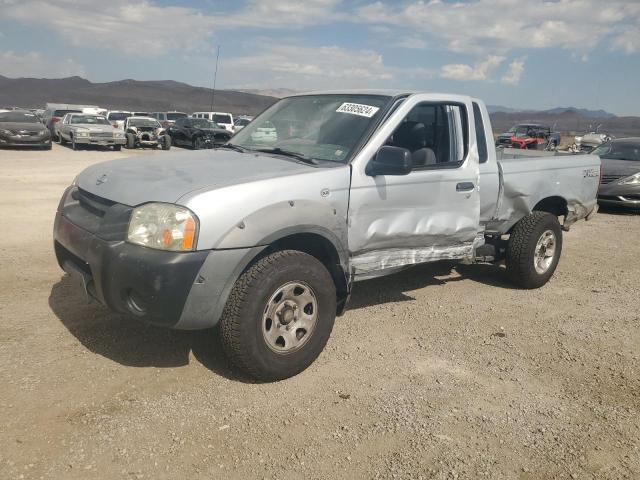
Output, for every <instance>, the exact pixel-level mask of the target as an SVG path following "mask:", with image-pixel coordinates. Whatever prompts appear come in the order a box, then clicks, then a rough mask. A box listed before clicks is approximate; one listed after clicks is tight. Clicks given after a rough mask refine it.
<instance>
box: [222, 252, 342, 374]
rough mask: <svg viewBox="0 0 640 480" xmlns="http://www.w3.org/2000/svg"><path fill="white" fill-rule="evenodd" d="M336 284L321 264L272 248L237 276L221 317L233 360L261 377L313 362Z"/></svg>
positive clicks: (331, 314) (330, 317)
mask: <svg viewBox="0 0 640 480" xmlns="http://www.w3.org/2000/svg"><path fill="white" fill-rule="evenodd" d="M335 316H336V290H335V285H334V283H333V279H332V278H331V275H330V274H329V272H328V271H327V269H326V268H325V267H324V265H323V264H322V263H321V262H320V261H319V260H317V259H316V258H315V257H312V256H311V255H307V254H306V253H303V252H299V251H295V250H284V251H280V252H275V253H272V254H271V255H268V256H266V257H264V258H262V259H261V260H259V261H258V262H256V263H255V264H254V265H253V266H251V267H250V268H249V269H247V270H246V271H245V272H244V273H243V274H242V275H241V276H240V278H238V280H237V281H236V284H235V285H234V287H233V290H232V292H231V294H230V296H229V299H228V301H227V304H226V306H225V309H224V312H223V314H222V318H221V320H220V325H219V326H220V332H221V337H222V344H223V347H224V350H225V353H226V354H227V356H228V357H229V359H230V360H231V362H232V363H233V365H234V366H236V367H237V368H238V369H240V370H242V371H243V372H245V373H247V374H249V375H251V376H252V377H254V378H256V379H258V380H263V381H274V380H282V379H285V378H289V377H292V376H294V375H296V374H298V373H300V372H302V371H303V370H304V369H306V368H307V367H308V366H309V365H311V364H312V363H313V361H314V360H315V359H316V358H317V357H318V355H320V352H322V350H323V349H324V346H325V345H326V343H327V340H328V339H329V336H330V335H331V330H332V329H333V323H334V321H335Z"/></svg>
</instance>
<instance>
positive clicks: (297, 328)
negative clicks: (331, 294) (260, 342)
mask: <svg viewBox="0 0 640 480" xmlns="http://www.w3.org/2000/svg"><path fill="white" fill-rule="evenodd" d="M317 320H318V300H317V297H316V294H315V292H314V291H313V289H312V288H311V287H310V286H309V285H307V284H306V283H304V282H299V281H294V282H287V283H285V284H284V285H282V286H280V287H279V288H277V289H276V290H275V292H274V293H273V295H271V297H270V298H269V300H268V301H267V304H266V305H265V308H264V314H263V316H262V335H263V337H264V340H265V343H266V344H267V346H268V347H269V348H270V349H271V350H272V351H273V352H275V353H278V354H287V353H291V352H293V351H296V350H298V349H300V348H301V347H302V346H303V345H304V344H306V343H307V341H308V340H309V338H310V337H311V335H312V334H313V332H314V329H315V326H316V323H317Z"/></svg>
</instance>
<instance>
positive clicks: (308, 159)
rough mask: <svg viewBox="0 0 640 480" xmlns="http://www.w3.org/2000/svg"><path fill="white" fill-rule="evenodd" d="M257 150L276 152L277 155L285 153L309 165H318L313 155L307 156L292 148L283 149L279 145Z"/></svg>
mask: <svg viewBox="0 0 640 480" xmlns="http://www.w3.org/2000/svg"><path fill="white" fill-rule="evenodd" d="M256 152H262V153H275V154H276V155H283V156H285V157H291V158H295V159H296V160H300V161H301V162H303V163H306V164H307V165H318V162H317V161H316V160H315V159H313V158H311V157H307V156H306V155H303V154H302V153H298V152H292V151H290V150H283V149H281V148H279V147H275V148H258V149H256Z"/></svg>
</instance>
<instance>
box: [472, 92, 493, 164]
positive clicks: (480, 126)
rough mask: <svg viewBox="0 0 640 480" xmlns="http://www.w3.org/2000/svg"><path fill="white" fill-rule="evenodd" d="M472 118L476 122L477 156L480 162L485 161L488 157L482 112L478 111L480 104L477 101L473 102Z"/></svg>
mask: <svg viewBox="0 0 640 480" xmlns="http://www.w3.org/2000/svg"><path fill="white" fill-rule="evenodd" d="M473 118H474V120H475V124H476V139H477V140H478V157H479V158H480V163H485V162H486V161H487V159H488V158H489V151H488V150H487V136H486V135H485V134H484V121H483V120H482V113H481V112H480V106H479V105H478V104H477V103H475V102H474V103H473Z"/></svg>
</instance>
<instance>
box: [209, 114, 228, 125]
mask: <svg viewBox="0 0 640 480" xmlns="http://www.w3.org/2000/svg"><path fill="white" fill-rule="evenodd" d="M213 121H214V122H216V123H232V122H231V116H230V115H221V114H218V113H214V114H213Z"/></svg>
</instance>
